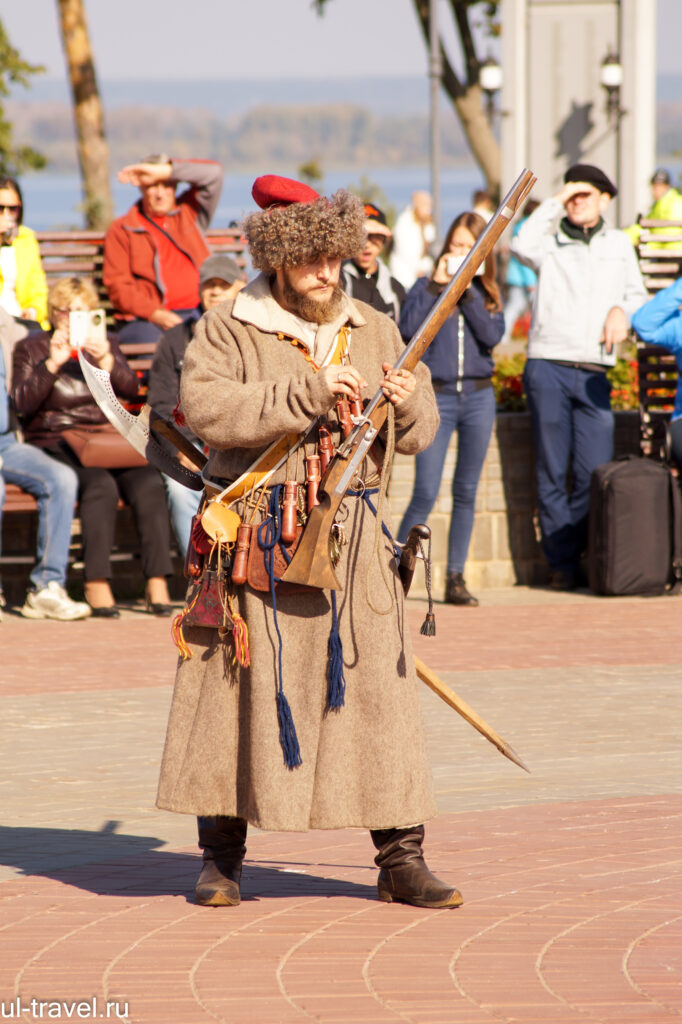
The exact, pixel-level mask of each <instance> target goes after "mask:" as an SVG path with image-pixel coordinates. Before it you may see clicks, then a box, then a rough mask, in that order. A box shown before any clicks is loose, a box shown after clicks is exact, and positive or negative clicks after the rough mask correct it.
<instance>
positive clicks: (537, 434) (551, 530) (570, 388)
mask: <svg viewBox="0 0 682 1024" xmlns="http://www.w3.org/2000/svg"><path fill="white" fill-rule="evenodd" d="M523 383H524V387H525V390H526V397H527V398H528V407H529V409H530V413H531V418H532V423H533V443H534V445H535V471H536V477H537V487H538V511H539V514H540V528H541V530H542V549H543V551H544V553H545V557H546V559H547V561H548V562H549V565H550V567H551V568H552V569H575V568H576V567H577V565H578V562H579V560H580V555H581V554H582V552H583V551H584V549H585V547H586V544H587V514H588V511H589V506H590V479H591V477H592V473H593V471H594V470H595V469H596V468H597V466H601V465H602V464H603V463H604V462H609V461H610V460H611V459H612V458H613V429H614V419H613V413H612V412H611V401H610V395H611V385H610V384H609V382H608V380H607V379H606V375H605V374H604V373H597V372H590V371H588V370H578V369H574V368H572V367H569V366H557V364H556V363H552V362H550V361H548V360H546V359H529V360H528V362H527V363H526V369H525V371H524V375H523ZM569 463H570V464H571V466H572V471H573V485H572V488H571V491H570V493H569V490H568V487H567V481H566V476H567V473H568V467H569Z"/></svg>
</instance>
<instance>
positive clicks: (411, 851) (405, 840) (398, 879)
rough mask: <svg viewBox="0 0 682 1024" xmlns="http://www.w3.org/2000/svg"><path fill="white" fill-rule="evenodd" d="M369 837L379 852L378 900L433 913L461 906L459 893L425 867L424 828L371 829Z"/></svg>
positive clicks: (377, 860)
mask: <svg viewBox="0 0 682 1024" xmlns="http://www.w3.org/2000/svg"><path fill="white" fill-rule="evenodd" d="M369 834H370V835H371V837H372V842H373V843H374V845H375V846H376V848H377V850H378V851H379V852H378V854H377V855H376V857H375V858H374V863H375V864H376V865H377V867H379V868H380V869H381V870H380V871H379V879H378V882H377V888H378V891H379V899H380V900H382V901H383V902H384V903H393V901H394V900H395V901H396V902H397V903H411V904H412V906H414V907H428V908H429V909H434V910H435V909H437V908H439V907H460V906H461V905H462V894H461V892H460V891H459V890H458V889H453V888H452V887H451V886H449V885H445V884H444V883H443V882H441V881H440V879H438V878H436V876H435V875H434V874H432V872H431V871H429V869H428V867H427V866H426V861H425V860H424V855H423V853H422V843H423V841H424V826H423V825H414V826H413V827H412V828H382V829H372V830H371V831H370V833H369Z"/></svg>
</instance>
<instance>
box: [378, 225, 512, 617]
mask: <svg viewBox="0 0 682 1024" xmlns="http://www.w3.org/2000/svg"><path fill="white" fill-rule="evenodd" d="M485 226H486V224H485V221H484V220H483V218H482V217H481V216H479V214H477V213H461V214H460V215H459V216H458V217H456V218H455V220H454V221H453V222H452V224H451V225H450V228H449V230H448V233H447V235H446V238H445V244H444V245H443V249H442V251H441V254H440V256H439V257H438V261H437V263H436V267H435V269H434V272H433V274H432V276H431V277H428V278H426V277H422V278H420V279H419V280H418V281H417V282H416V283H415V284H414V285H413V287H412V288H411V290H410V291H409V292H408V294H407V297H406V299H405V302H404V303H403V307H402V312H401V315H400V332H401V334H402V336H403V338H404V339H405V341H408V340H409V339H410V338H411V337H412V335H413V334H414V332H415V331H416V330H417V328H418V327H419V325H420V324H421V322H422V321H423V320H424V318H425V317H426V316H427V315H428V314H429V313H430V311H431V309H432V307H433V306H434V305H435V304H436V302H437V301H438V299H439V297H440V294H441V292H442V291H443V288H445V286H446V285H447V284H449V282H450V280H451V279H452V277H453V275H454V274H455V273H456V272H457V270H458V269H459V267H460V265H461V264H462V262H463V261H464V259H465V258H466V256H467V255H468V253H469V251H470V250H471V249H472V247H473V245H474V243H475V242H476V239H477V238H478V237H479V235H481V234H482V233H483V231H484V230H485ZM503 334H504V316H503V314H502V304H501V302H500V292H499V288H498V286H497V282H496V280H495V256H494V254H493V253H491V254H490V255H489V256H488V258H487V260H486V261H485V264H484V265H482V266H481V267H480V268H479V271H478V273H477V276H476V277H475V278H474V280H473V281H472V283H471V285H470V286H469V288H467V290H466V291H465V292H464V294H463V296H462V298H461V299H460V301H459V304H458V305H457V307H456V308H455V310H454V311H453V312H452V313H451V314H450V316H449V317H448V319H447V320H446V321H445V323H444V324H443V326H442V327H441V329H440V331H439V332H438V334H437V335H436V337H435V338H434V339H433V341H432V342H431V345H430V346H429V348H428V349H427V350H426V353H425V355H424V362H425V363H426V365H427V366H428V367H429V369H430V371H431V378H432V381H433V387H434V390H435V392H436V400H437V402H438V411H439V413H440V426H439V428H438V433H437V434H436V437H435V439H434V441H433V443H432V444H431V446H430V447H429V448H427V449H426V451H424V452H421V454H419V455H417V456H416V460H415V461H416V476H415V482H414V490H413V492H412V498H411V499H410V503H409V505H408V507H407V509H406V511H405V515H404V516H403V521H402V523H401V525H400V530H399V533H398V539H399V540H400V541H402V542H404V541H405V540H406V539H407V534H408V533H409V530H410V527H412V526H414V525H415V523H425V522H426V521H427V519H428V517H429V515H430V513H431V510H432V508H433V506H434V504H435V502H436V498H437V497H438V491H439V489H440V480H441V476H442V475H443V465H444V463H445V456H446V453H447V450H448V445H449V444H450V438H451V437H452V434H453V433H454V432H455V431H457V464H456V467H455V474H454V478H453V481H452V515H451V519H450V531H449V538H448V561H447V583H446V589H445V600H446V601H447V602H448V603H449V604H460V605H469V606H475V605H477V604H478V601H477V599H476V598H475V597H474V596H473V595H472V594H470V593H469V591H468V590H467V588H466V584H465V581H464V576H463V573H464V563H465V562H466V557H467V552H468V550H469V541H470V539H471V532H472V530H473V525H474V504H475V501H476V489H477V487H478V481H479V478H480V475H481V470H482V468H483V462H484V460H485V456H486V452H487V451H488V444H489V443H490V435H491V434H492V429H493V423H494V421H495V394H494V392H493V386H492V373H493V368H494V364H493V358H492V355H491V351H492V349H493V348H494V347H495V345H497V344H498V342H499V341H500V340H501V338H502V335H503Z"/></svg>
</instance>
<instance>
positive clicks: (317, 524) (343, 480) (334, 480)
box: [282, 170, 536, 590]
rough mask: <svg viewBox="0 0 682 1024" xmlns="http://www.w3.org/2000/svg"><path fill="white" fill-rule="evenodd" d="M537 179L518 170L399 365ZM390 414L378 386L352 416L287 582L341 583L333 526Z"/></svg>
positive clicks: (410, 366) (416, 355) (448, 309)
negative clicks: (359, 412) (332, 554)
mask: <svg viewBox="0 0 682 1024" xmlns="http://www.w3.org/2000/svg"><path fill="white" fill-rule="evenodd" d="M535 181H536V178H535V175H534V174H533V172H532V171H529V170H524V171H522V173H521V174H520V175H519V176H518V178H517V179H516V181H515V182H514V185H513V186H512V188H511V189H510V190H509V192H508V193H507V195H506V196H505V197H504V199H503V200H502V202H501V203H500V205H499V206H498V208H497V211H496V212H495V215H494V216H493V217H492V218H491V220H490V222H489V223H488V225H487V227H486V228H485V230H484V231H483V232H482V234H481V235H480V236H479V238H478V239H477V240H476V244H475V245H474V246H473V248H472V249H471V251H470V252H469V254H468V256H467V257H466V259H465V260H464V262H463V263H462V266H461V267H460V270H459V273H458V274H456V275H455V276H454V277H453V279H452V280H451V281H450V283H449V285H448V286H447V288H445V289H444V291H443V292H442V293H441V296H440V298H439V299H438V301H437V302H436V304H435V306H434V307H433V309H432V310H431V312H430V313H429V315H428V316H427V317H426V319H425V320H424V321H423V323H422V324H421V325H420V326H419V328H418V329H417V332H416V333H415V335H414V336H413V338H412V339H411V341H410V342H409V344H408V345H406V347H405V349H404V350H403V352H402V353H401V355H400V357H399V359H398V360H397V361H396V363H395V369H396V370H398V369H401V368H404V369H406V370H410V371H412V370H414V368H415V366H416V365H417V363H418V362H419V360H420V359H421V358H422V356H423V355H424V353H425V352H426V350H427V348H428V347H429V345H430V344H431V342H432V341H433V339H434V338H435V336H436V334H437V333H438V331H439V330H440V329H441V327H442V326H443V324H444V323H445V321H446V320H447V318H448V317H449V316H450V314H451V313H452V311H453V309H454V308H455V306H456V305H457V303H458V302H459V300H460V299H461V297H462V295H463V294H464V292H465V291H466V289H467V288H468V287H469V285H470V284H471V282H472V280H473V278H474V276H475V274H476V270H477V269H478V267H479V266H480V264H481V263H482V262H483V260H485V258H486V257H487V256H488V254H489V253H490V252H491V251H492V248H493V246H494V245H495V243H496V242H497V240H498V238H499V237H500V235H501V234H502V232H503V231H504V229H505V228H506V227H507V225H508V224H509V222H510V220H511V219H512V217H513V216H514V214H515V213H516V211H517V210H518V209H519V207H520V206H521V204H522V203H523V201H524V200H525V198H526V196H527V195H528V193H529V192H530V190H531V188H532V187H533V185H534V184H535ZM387 414H388V402H387V400H386V398H385V397H384V393H383V391H382V390H381V388H379V390H378V391H377V393H376V394H375V395H374V397H373V398H372V399H371V400H370V401H369V403H368V404H367V405H366V406H365V408H364V410H363V413H362V415H361V416H357V417H353V422H354V427H353V430H352V431H351V432H350V434H349V435H348V437H346V438H345V440H344V441H342V442H341V445H340V446H339V448H338V450H337V452H336V454H335V456H334V458H333V459H332V460H331V462H330V463H329V465H328V466H327V470H326V472H325V474H324V476H323V477H322V480H321V481H320V485H319V488H318V492H317V496H318V499H319V505H316V506H315V507H314V508H313V509H312V510H310V511H309V513H308V520H307V522H306V525H305V527H304V529H303V533H302V535H301V539H300V541H299V544H298V547H297V548H296V551H295V552H294V555H293V558H292V559H291V562H290V563H289V565H288V567H287V569H286V571H285V573H284V575H283V576H282V579H283V580H285V581H286V582H287V583H302V584H305V585H306V586H309V587H320V588H323V589H326V590H340V589H341V584H340V583H339V581H338V579H337V576H336V573H335V572H334V568H333V566H332V562H331V558H330V555H329V537H330V534H331V529H332V526H333V524H334V519H335V517H336V514H337V512H338V510H339V506H340V504H341V502H342V501H343V498H344V496H345V494H346V491H347V490H348V488H349V487H350V486H351V484H352V482H353V480H354V479H355V477H356V474H357V472H358V470H359V469H360V465H361V463H362V460H363V459H364V458H365V456H366V455H367V454H368V452H369V450H370V448H371V446H372V444H373V443H374V441H375V439H376V438H377V437H378V435H379V431H380V430H381V428H382V427H383V425H384V423H385V421H386V416H387Z"/></svg>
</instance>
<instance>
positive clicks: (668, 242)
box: [637, 219, 682, 461]
mask: <svg viewBox="0 0 682 1024" xmlns="http://www.w3.org/2000/svg"><path fill="white" fill-rule="evenodd" d="M640 226H641V228H642V232H641V235H640V238H639V242H638V245H637V255H638V259H639V268H640V270H641V272H642V277H643V278H644V284H645V286H646V288H647V290H648V292H649V295H650V296H652V297H653V296H654V295H655V294H656V292H658V291H660V290H661V289H662V288H667V287H668V286H669V285H671V284H674V282H675V281H676V280H677V278H678V277H679V276H680V274H682V221H667V220H650V219H643V220H641V221H640ZM657 228H658V229H660V228H666V229H669V232H668V233H666V234H665V235H662V234H661V233H660V230H659V231H657V230H656V229H657ZM662 242H665V245H662V244H661V243H662ZM637 366H638V370H639V446H640V451H641V452H642V454H643V455H648V456H649V457H651V458H654V459H657V460H659V461H663V460H666V459H667V425H668V423H669V422H670V415H671V413H672V410H673V408H674V405H675V394H676V391H677V379H678V371H677V364H676V362H675V357H674V356H673V355H672V353H671V352H668V350H667V349H665V348H661V346H659V345H647V344H645V343H644V342H643V341H641V339H637Z"/></svg>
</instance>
